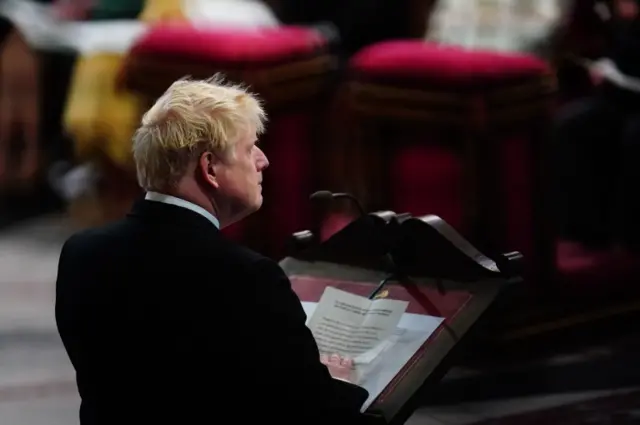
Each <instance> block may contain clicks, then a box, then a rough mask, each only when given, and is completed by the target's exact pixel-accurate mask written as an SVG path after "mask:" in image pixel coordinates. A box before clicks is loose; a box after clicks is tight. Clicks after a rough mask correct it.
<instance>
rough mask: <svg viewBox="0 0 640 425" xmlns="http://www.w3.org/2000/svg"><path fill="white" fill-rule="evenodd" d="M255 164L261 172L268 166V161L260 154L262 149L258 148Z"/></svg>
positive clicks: (262, 153)
mask: <svg viewBox="0 0 640 425" xmlns="http://www.w3.org/2000/svg"><path fill="white" fill-rule="evenodd" d="M256 163H257V168H258V171H262V170H264V169H265V168H267V167H268V166H269V159H268V158H267V156H266V155H265V154H264V152H262V149H260V148H258V156H257V161H256Z"/></svg>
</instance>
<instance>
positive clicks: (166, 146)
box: [133, 74, 266, 191]
mask: <svg viewBox="0 0 640 425" xmlns="http://www.w3.org/2000/svg"><path fill="white" fill-rule="evenodd" d="M265 121H266V115H265V112H264V110H263V108H262V105H261V103H260V101H259V99H258V98H257V97H256V96H255V95H253V94H252V93H250V92H248V91H247V89H246V88H245V87H243V86H240V85H232V84H227V83H225V82H224V79H223V77H222V76H220V75H218V74H217V75H215V76H213V77H212V78H210V79H207V80H190V79H187V78H185V79H181V80H178V81H176V82H174V83H173V84H172V85H171V87H169V89H168V90H167V91H166V92H165V93H164V94H163V95H162V96H160V98H159V99H158V100H157V101H156V103H155V104H154V105H153V106H152V107H151V109H149V110H148V111H147V113H145V114H144V116H143V117H142V123H141V125H140V127H139V128H138V130H137V131H136V133H135V135H134V137H133V158H134V161H135V164H136V171H137V175H138V182H139V184H140V186H141V187H142V188H143V189H145V190H155V191H162V190H166V189H168V188H171V187H174V186H175V185H176V184H177V183H178V182H179V181H180V179H181V178H182V177H183V176H184V173H185V172H186V170H187V167H188V166H189V164H190V163H191V162H192V161H193V160H195V159H197V158H198V157H199V156H200V155H201V154H202V153H204V152H206V151H211V152H214V153H216V154H218V155H221V156H223V157H228V156H229V155H230V153H231V152H233V150H232V147H233V146H234V145H235V143H236V142H237V140H238V139H239V138H241V137H243V136H244V135H246V134H247V132H248V131H255V132H256V133H258V134H259V133H262V132H263V131H264V123H265Z"/></svg>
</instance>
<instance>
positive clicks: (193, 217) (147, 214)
mask: <svg viewBox="0 0 640 425" xmlns="http://www.w3.org/2000/svg"><path fill="white" fill-rule="evenodd" d="M128 216H129V217H131V218H141V219H144V220H145V221H149V222H156V223H158V224H161V225H166V226H182V227H184V226H192V227H198V228H201V230H202V231H213V232H216V233H217V232H218V228H217V227H216V226H214V225H213V224H212V223H211V221H210V220H209V219H208V218H207V217H204V216H203V215H202V214H199V213H198V212H195V211H193V210H191V209H187V208H184V207H182V206H178V205H173V204H168V203H164V202H156V201H150V200H146V199H140V200H138V201H136V202H135V203H134V205H133V207H132V208H131V212H129V214H128Z"/></svg>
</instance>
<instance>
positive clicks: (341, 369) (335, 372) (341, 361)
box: [320, 354, 353, 383]
mask: <svg viewBox="0 0 640 425" xmlns="http://www.w3.org/2000/svg"><path fill="white" fill-rule="evenodd" d="M320 361H321V362H322V363H323V364H324V365H325V366H327V369H329V373H330V374H331V376H332V377H333V378H334V379H339V380H341V381H347V382H351V383H353V359H350V358H348V357H341V356H340V355H338V354H332V355H330V356H329V355H327V354H321V355H320Z"/></svg>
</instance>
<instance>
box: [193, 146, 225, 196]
mask: <svg viewBox="0 0 640 425" xmlns="http://www.w3.org/2000/svg"><path fill="white" fill-rule="evenodd" d="M219 161H220V160H219V159H218V158H217V157H216V156H215V155H214V154H212V153H211V152H205V153H203V154H202V155H201V156H200V160H199V162H198V173H199V174H200V177H202V180H203V181H204V182H206V183H207V184H210V185H211V186H213V187H215V188H216V189H217V188H218V176H217V175H216V168H217V167H216V165H217V163H218V162H219Z"/></svg>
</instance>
